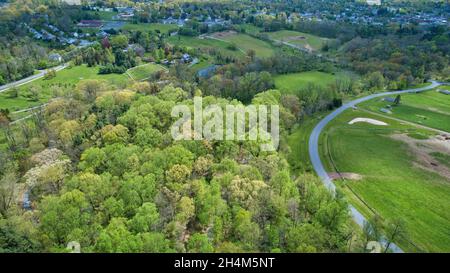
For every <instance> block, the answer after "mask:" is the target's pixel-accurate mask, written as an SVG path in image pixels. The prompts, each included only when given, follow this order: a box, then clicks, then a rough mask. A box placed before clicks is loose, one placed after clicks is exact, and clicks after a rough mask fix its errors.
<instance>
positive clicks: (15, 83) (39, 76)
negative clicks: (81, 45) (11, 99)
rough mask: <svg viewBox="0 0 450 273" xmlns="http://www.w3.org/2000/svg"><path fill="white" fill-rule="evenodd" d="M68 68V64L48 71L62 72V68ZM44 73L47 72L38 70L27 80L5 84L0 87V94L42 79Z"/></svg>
mask: <svg viewBox="0 0 450 273" xmlns="http://www.w3.org/2000/svg"><path fill="white" fill-rule="evenodd" d="M66 67H68V64H61V65H58V66H55V67H52V68H50V69H54V70H55V71H56V72H58V71H60V70H63V69H64V68H66ZM45 73H47V70H40V71H39V73H38V74H35V75H31V76H29V77H27V78H24V79H21V80H18V81H15V82H10V83H7V84H5V85H2V86H0V93H2V92H5V91H7V90H8V89H10V88H12V87H17V86H21V85H24V84H26V83H29V82H32V81H34V80H37V79H40V78H42V77H44V75H45Z"/></svg>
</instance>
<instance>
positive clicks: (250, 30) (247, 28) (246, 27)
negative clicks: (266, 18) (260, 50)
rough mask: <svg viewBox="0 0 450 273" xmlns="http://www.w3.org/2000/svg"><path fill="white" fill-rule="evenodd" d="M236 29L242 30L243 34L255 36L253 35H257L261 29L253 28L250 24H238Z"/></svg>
mask: <svg viewBox="0 0 450 273" xmlns="http://www.w3.org/2000/svg"><path fill="white" fill-rule="evenodd" d="M237 27H240V28H242V29H244V30H245V33H248V34H252V35H255V34H258V33H260V32H261V28H259V27H257V26H255V25H252V24H240V25H238V26H237Z"/></svg>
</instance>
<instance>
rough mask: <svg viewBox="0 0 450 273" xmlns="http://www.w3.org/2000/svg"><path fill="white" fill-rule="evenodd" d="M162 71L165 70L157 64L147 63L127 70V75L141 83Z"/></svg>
mask: <svg viewBox="0 0 450 273" xmlns="http://www.w3.org/2000/svg"><path fill="white" fill-rule="evenodd" d="M163 70H167V68H165V67H163V66H162V65H159V64H154V63H148V64H144V65H140V66H136V67H133V68H130V69H128V70H127V74H128V75H130V76H131V78H132V79H133V80H135V81H142V80H145V79H148V78H150V77H151V75H152V74H154V73H156V72H158V71H163Z"/></svg>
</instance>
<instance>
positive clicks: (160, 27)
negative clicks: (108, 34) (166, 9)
mask: <svg viewBox="0 0 450 273" xmlns="http://www.w3.org/2000/svg"><path fill="white" fill-rule="evenodd" d="M122 29H123V30H128V31H132V30H134V31H142V32H147V31H150V30H152V31H159V32H161V33H168V32H169V31H171V30H177V29H178V26H177V25H174V24H157V23H151V24H150V23H149V24H146V23H139V24H132V23H127V24H125V25H124V26H123V27H122Z"/></svg>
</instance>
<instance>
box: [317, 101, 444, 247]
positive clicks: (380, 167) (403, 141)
mask: <svg viewBox="0 0 450 273" xmlns="http://www.w3.org/2000/svg"><path fill="white" fill-rule="evenodd" d="M357 117H364V118H372V119H375V120H379V121H383V122H385V123H387V124H388V125H387V126H377V125H372V124H368V123H355V124H353V125H349V124H348V122H349V121H351V120H353V119H354V118H357ZM427 137H429V139H426V138H427ZM439 145H445V144H442V142H440V141H438V140H437V138H435V134H434V133H432V132H430V131H427V130H424V129H417V128H415V127H412V126H410V125H407V124H402V123H401V122H398V121H394V120H391V119H387V118H383V117H380V116H378V115H372V114H369V113H366V112H364V111H361V110H348V111H346V112H344V113H343V114H341V115H340V116H339V117H338V118H337V119H335V120H334V121H333V122H332V123H330V124H329V125H328V127H327V128H326V131H325V132H324V133H323V135H322V138H321V147H320V148H321V154H322V160H323V162H324V163H325V164H324V165H325V167H326V169H327V170H328V171H329V172H336V170H337V171H339V172H340V173H350V174H356V175H357V176H360V179H357V180H349V179H347V180H340V181H337V185H338V187H339V188H341V189H342V191H343V192H344V193H345V194H346V196H347V198H348V199H349V201H350V202H351V203H352V204H353V205H354V206H355V207H356V208H357V209H358V210H359V211H360V212H362V213H363V214H364V215H365V216H366V217H368V218H370V217H371V216H372V215H373V214H374V212H376V213H377V214H379V215H380V216H381V217H383V218H384V219H388V220H391V221H392V220H394V219H400V220H401V221H403V222H404V223H405V227H406V230H407V233H408V238H409V239H408V240H406V239H404V238H402V239H400V240H399V241H398V242H396V243H398V244H399V245H400V247H401V248H402V249H404V250H405V251H408V252H416V251H425V252H427V251H433V252H443V251H444V252H448V251H450V249H449V246H450V229H449V227H450V211H449V210H448V208H449V207H450V200H449V199H448V196H449V194H450V177H446V176H445V172H443V171H442V168H443V167H444V164H442V163H441V164H438V165H439V166H438V167H433V166H431V165H430V164H431V162H432V161H433V159H432V158H435V159H436V157H438V156H436V155H434V154H433V153H432V152H431V151H432V149H434V150H436V149H437V150H439V151H440V152H442V151H445V150H444V148H439V147H441V146H439ZM430 147H431V148H430ZM446 156H448V155H447V154H445V155H439V157H440V158H446Z"/></svg>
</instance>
